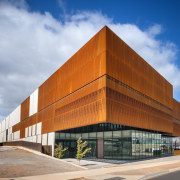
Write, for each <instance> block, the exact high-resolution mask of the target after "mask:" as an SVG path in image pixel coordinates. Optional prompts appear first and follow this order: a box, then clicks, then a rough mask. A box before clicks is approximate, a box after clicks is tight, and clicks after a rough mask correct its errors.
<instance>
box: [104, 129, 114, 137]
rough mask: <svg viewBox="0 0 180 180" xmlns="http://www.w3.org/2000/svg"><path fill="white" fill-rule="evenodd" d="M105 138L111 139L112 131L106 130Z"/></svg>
mask: <svg viewBox="0 0 180 180" xmlns="http://www.w3.org/2000/svg"><path fill="white" fill-rule="evenodd" d="M104 138H108V139H111V138H112V131H106V132H104Z"/></svg>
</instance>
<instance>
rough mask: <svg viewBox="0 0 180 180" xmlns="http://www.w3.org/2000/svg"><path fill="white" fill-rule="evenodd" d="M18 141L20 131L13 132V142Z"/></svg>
mask: <svg viewBox="0 0 180 180" xmlns="http://www.w3.org/2000/svg"><path fill="white" fill-rule="evenodd" d="M18 139H20V131H16V132H14V140H18Z"/></svg>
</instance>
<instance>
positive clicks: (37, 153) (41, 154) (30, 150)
mask: <svg viewBox="0 0 180 180" xmlns="http://www.w3.org/2000/svg"><path fill="white" fill-rule="evenodd" d="M3 147H13V148H17V149H22V150H25V151H28V152H31V153H34V154H36V155H39V156H44V157H47V158H50V159H53V160H56V161H61V162H64V163H67V164H71V165H73V166H76V167H79V168H81V169H84V170H87V169H88V168H86V167H82V166H79V165H77V164H74V163H71V162H67V161H65V160H63V159H58V158H55V157H52V156H49V155H46V154H43V153H41V152H38V151H35V150H32V149H28V148H25V147H21V146H3Z"/></svg>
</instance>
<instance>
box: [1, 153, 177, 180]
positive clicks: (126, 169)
mask: <svg viewBox="0 0 180 180" xmlns="http://www.w3.org/2000/svg"><path fill="white" fill-rule="evenodd" d="M39 155H41V154H39ZM43 156H44V155H43ZM49 158H51V157H49ZM53 159H54V158H53ZM61 161H62V160H61ZM63 161H64V162H65V161H66V162H67V163H69V164H70V165H74V166H76V167H78V165H77V161H76V160H75V159H64V160H63ZM81 164H82V166H81V169H82V170H81V169H80V170H78V171H73V172H60V173H53V174H45V175H37V176H28V177H16V178H13V179H14V180H35V179H38V180H49V179H53V180H56V179H57V180H120V179H130V180H135V179H150V178H152V177H155V176H159V175H161V174H166V173H169V172H173V171H180V156H171V157H163V158H158V159H150V160H141V161H136V162H132V161H131V162H130V161H127V162H126V161H106V160H104V161H95V160H94V161H93V160H91V161H88V160H82V161H81ZM88 164H89V165H88ZM90 166H92V167H93V166H96V168H89V167H90ZM3 179H9V178H3ZM11 179H12V178H11Z"/></svg>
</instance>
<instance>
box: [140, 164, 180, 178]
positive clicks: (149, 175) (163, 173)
mask: <svg viewBox="0 0 180 180" xmlns="http://www.w3.org/2000/svg"><path fill="white" fill-rule="evenodd" d="M176 171H180V167H179V168H174V169H169V170H166V171H160V172H156V173H152V174H148V175H145V176H144V177H142V178H141V179H140V180H148V179H152V178H156V177H159V176H163V175H166V174H169V173H173V172H176Z"/></svg>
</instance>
